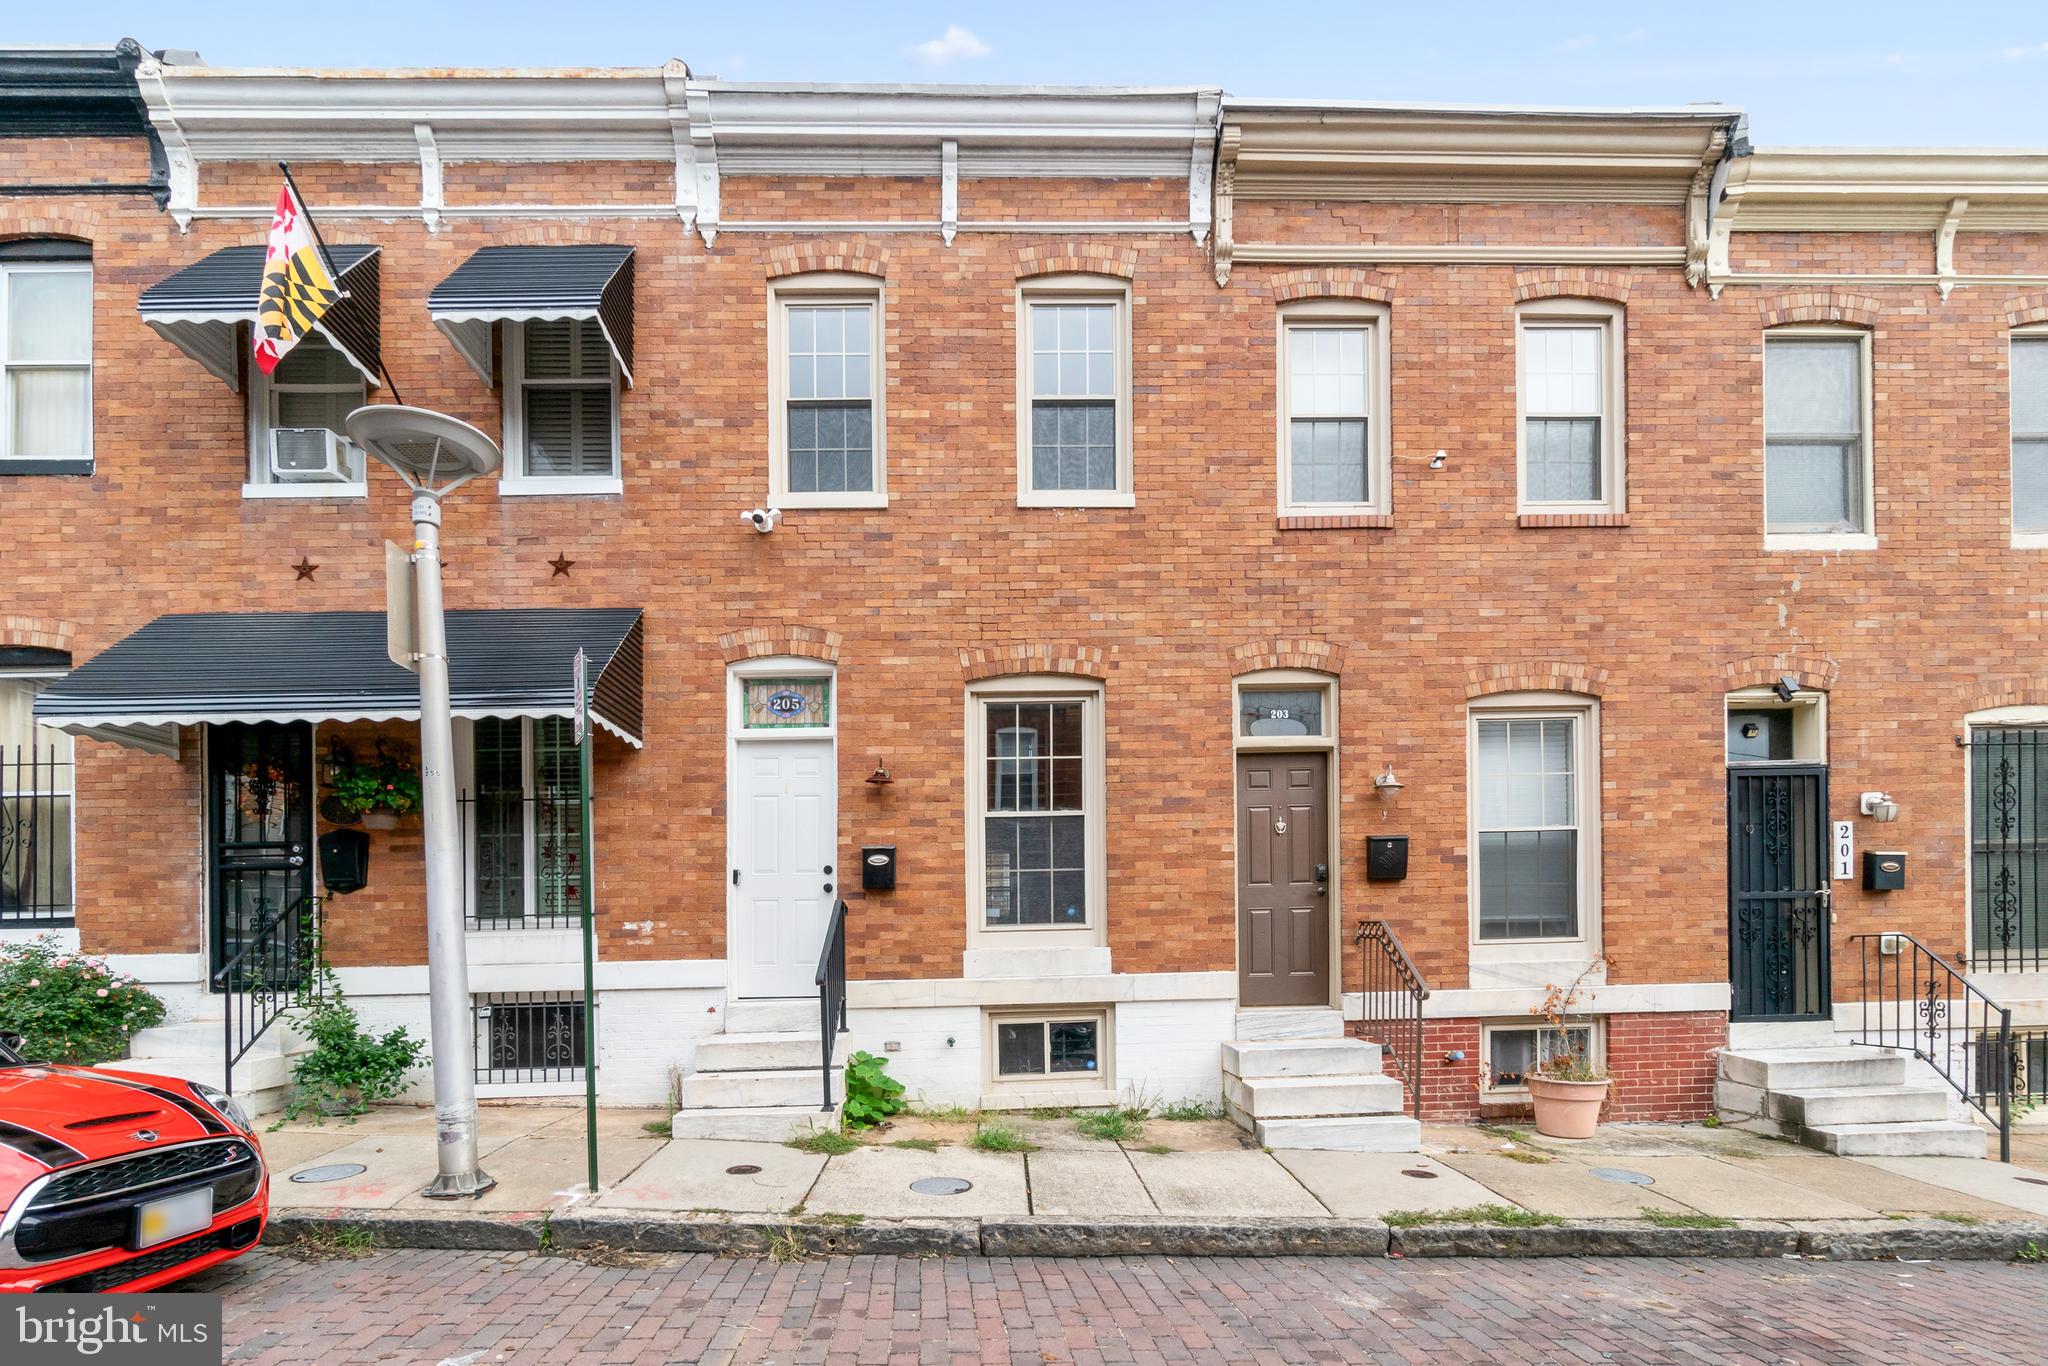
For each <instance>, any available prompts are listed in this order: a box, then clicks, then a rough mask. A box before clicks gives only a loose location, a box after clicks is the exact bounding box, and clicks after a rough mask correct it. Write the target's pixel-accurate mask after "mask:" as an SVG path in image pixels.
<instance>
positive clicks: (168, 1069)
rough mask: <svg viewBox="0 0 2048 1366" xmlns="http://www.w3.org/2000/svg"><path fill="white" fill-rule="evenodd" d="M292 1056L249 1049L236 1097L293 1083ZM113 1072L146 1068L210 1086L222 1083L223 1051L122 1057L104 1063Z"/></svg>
mask: <svg viewBox="0 0 2048 1366" xmlns="http://www.w3.org/2000/svg"><path fill="white" fill-rule="evenodd" d="M293 1061H294V1060H293V1059H291V1058H287V1057H284V1056H282V1055H280V1054H275V1053H273V1054H268V1055H265V1054H260V1053H254V1052H252V1053H249V1054H248V1055H246V1056H245V1057H243V1058H242V1059H241V1061H239V1062H237V1063H236V1064H235V1084H234V1087H233V1092H234V1095H235V1098H236V1099H238V1100H241V1101H242V1103H243V1104H244V1105H247V1104H249V1099H248V1098H249V1097H250V1096H252V1095H255V1094H257V1093H259V1092H263V1091H282V1090H285V1089H287V1088H288V1087H289V1086H290V1085H291V1080H292V1064H293ZM101 1065H102V1066H104V1067H105V1068H107V1069H108V1070H109V1071H113V1072H146V1073H149V1074H151V1075H153V1076H159V1077H179V1078H182V1079H183V1080H185V1081H203V1082H205V1083H206V1084H207V1085H208V1086H215V1087H218V1086H220V1085H221V1077H222V1073H223V1071H224V1070H225V1069H224V1068H222V1066H221V1054H220V1053H219V1052H215V1053H214V1054H213V1055H212V1056H211V1057H200V1056H195V1055H193V1054H190V1053H180V1054H177V1055H175V1056H173V1057H139V1058H123V1059H121V1060H120V1061H119V1062H110V1063H103V1064H101Z"/></svg>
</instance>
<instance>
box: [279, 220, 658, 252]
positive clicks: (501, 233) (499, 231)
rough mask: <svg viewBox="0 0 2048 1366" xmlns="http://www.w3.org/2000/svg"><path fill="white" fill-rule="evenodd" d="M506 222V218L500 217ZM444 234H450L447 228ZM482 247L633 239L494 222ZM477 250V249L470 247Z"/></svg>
mask: <svg viewBox="0 0 2048 1366" xmlns="http://www.w3.org/2000/svg"><path fill="white" fill-rule="evenodd" d="M498 221H499V222H502V221H504V220H498ZM442 235H443V236H447V231H446V229H445V228H444V229H443V232H442ZM253 240H255V241H257V242H265V241H268V240H269V237H268V235H267V234H266V233H259V234H258V235H257V236H256V237H255V238H254V239H253ZM476 245H477V246H479V247H483V246H490V247H630V246H632V245H633V243H632V241H631V240H630V239H629V238H627V237H626V235H625V234H623V233H621V232H620V231H619V230H618V229H617V228H602V227H598V226H596V225H594V224H589V223H525V224H515V225H512V226H508V227H498V226H496V224H495V223H494V224H493V226H492V228H491V232H490V237H489V240H488V241H480V242H478V243H477V244H476ZM469 249H470V250H474V248H469Z"/></svg>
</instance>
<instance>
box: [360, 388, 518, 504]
mask: <svg viewBox="0 0 2048 1366" xmlns="http://www.w3.org/2000/svg"><path fill="white" fill-rule="evenodd" d="M343 425H344V426H346V427H347V428H348V437H349V440H351V441H353V442H355V443H356V444H357V445H358V446H361V447H362V448H363V449H364V450H366V451H368V452H369V453H370V454H371V455H373V456H375V457H377V459H378V460H380V461H382V462H383V463H385V464H386V465H389V466H390V467H391V468H392V469H394V470H397V471H398V473H399V475H400V477H402V478H403V479H404V480H405V482H406V483H407V484H408V485H410V486H411V487H412V489H413V491H414V492H416V493H427V494H432V495H433V496H435V497H439V496H441V495H442V494H445V493H448V492H449V491H451V490H452V489H454V488H455V487H456V486H457V485H458V484H463V483H467V482H468V481H469V480H471V479H474V478H476V477H477V476H478V475H479V474H489V473H490V472H491V471H492V470H495V469H497V468H498V466H499V465H501V464H503V463H504V457H503V456H502V455H500V454H499V452H498V443H497V442H495V441H493V440H491V439H490V438H489V437H488V436H485V435H484V434H483V433H482V432H480V431H478V430H477V429H476V428H474V427H472V426H470V425H469V424H468V423H467V422H464V421H462V420H461V419H460V418H453V417H449V416H448V415H447V414H446V413H437V412H434V411H432V410H430V409H427V408H408V407H405V406H403V405H401V404H396V403H375V404H371V405H370V406H368V407H366V408H358V409H356V410H355V411H354V412H352V413H350V414H349V415H348V420H347V421H346V422H345V423H344V424H343Z"/></svg>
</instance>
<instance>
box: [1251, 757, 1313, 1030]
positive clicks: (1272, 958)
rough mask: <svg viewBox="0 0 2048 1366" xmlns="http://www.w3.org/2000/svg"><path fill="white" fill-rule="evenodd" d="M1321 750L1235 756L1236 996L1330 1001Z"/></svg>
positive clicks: (1294, 1002) (1261, 1001)
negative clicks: (1319, 751)
mask: <svg viewBox="0 0 2048 1366" xmlns="http://www.w3.org/2000/svg"><path fill="white" fill-rule="evenodd" d="M1329 776H1330V756H1329V755H1327V754H1322V753H1315V752H1304V753H1298V754H1240V755H1238V756H1237V1002H1238V1004H1239V1005H1244V1006H1322V1005H1328V1004H1329V1003H1330V820H1329V806H1328V802H1329V791H1330V785H1329Z"/></svg>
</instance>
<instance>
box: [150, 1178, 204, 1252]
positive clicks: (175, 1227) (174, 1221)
mask: <svg viewBox="0 0 2048 1366" xmlns="http://www.w3.org/2000/svg"><path fill="white" fill-rule="evenodd" d="M212 1222H213V1187H211V1186H205V1187H202V1188H200V1189H199V1190H196V1191H186V1192H185V1193H184V1194H182V1195H171V1196H166V1197H165V1198H163V1199H162V1200H152V1201H150V1202H149V1203H148V1204H146V1205H143V1206H141V1207H140V1208H138V1209H137V1210H136V1211H135V1246H136V1248H137V1249H138V1250H139V1249H141V1248H145V1247H155V1246H156V1245H157V1244H158V1243H168V1242H169V1241H170V1240H171V1239H173V1238H182V1237H184V1236H185V1235H186V1234H188V1233H197V1232H199V1231H200V1230H201V1229H203V1228H205V1227H206V1226H207V1225H208V1224H210V1223H212Z"/></svg>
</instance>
